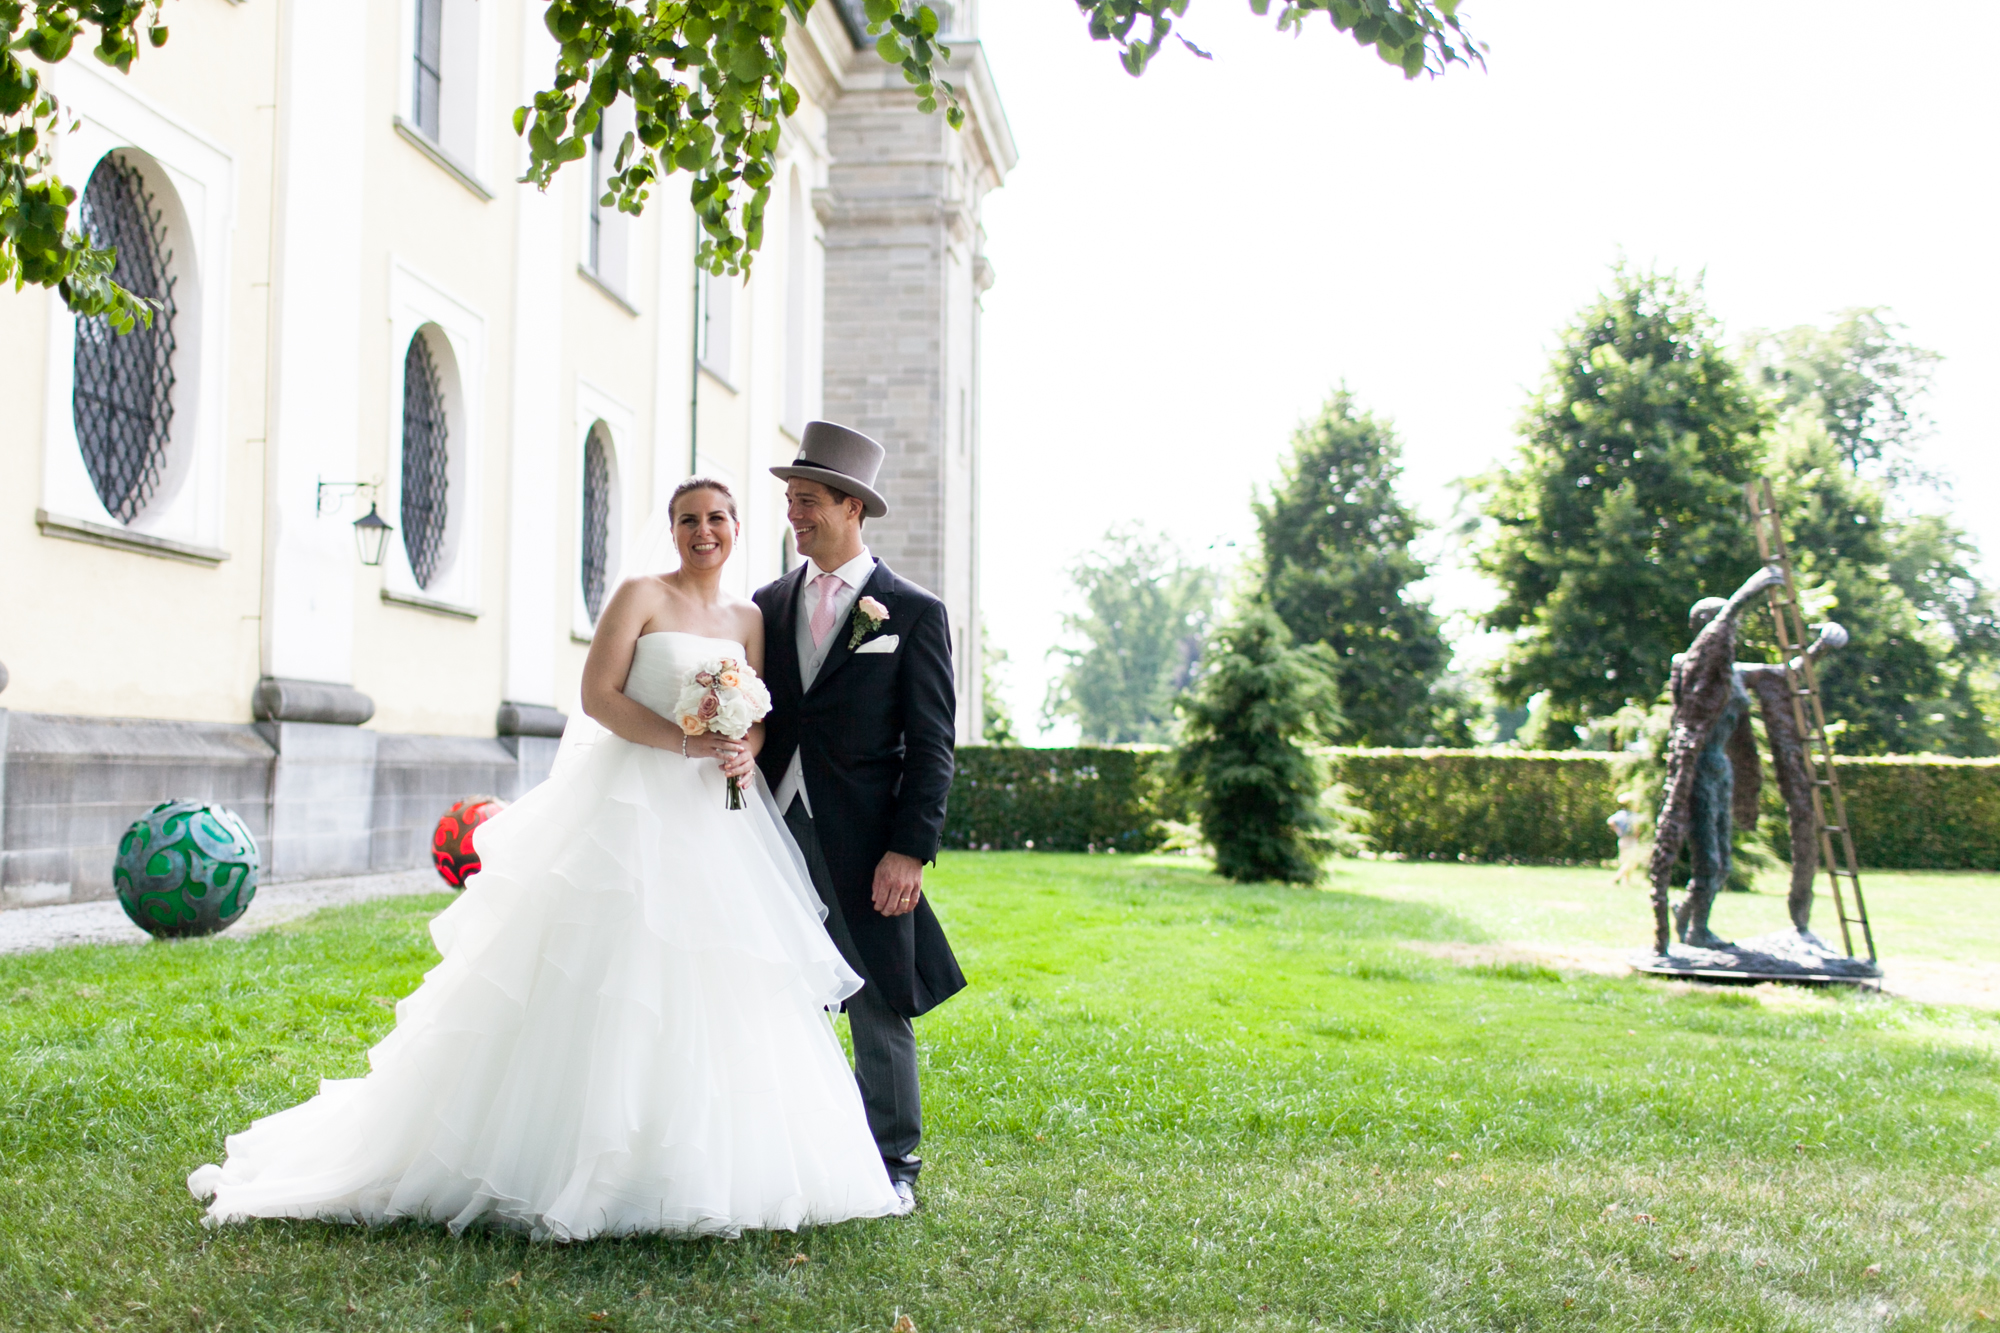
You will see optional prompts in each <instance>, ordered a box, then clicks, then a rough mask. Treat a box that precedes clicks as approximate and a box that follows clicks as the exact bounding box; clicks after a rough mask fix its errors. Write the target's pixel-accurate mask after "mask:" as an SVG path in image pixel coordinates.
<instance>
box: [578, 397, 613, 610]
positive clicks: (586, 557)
mask: <svg viewBox="0 0 2000 1333" xmlns="http://www.w3.org/2000/svg"><path fill="white" fill-rule="evenodd" d="M610 547H611V451H610V450H609V449H607V448H606V447H605V443H604V433H603V431H602V430H601V429H598V430H593V431H591V432H590V435H589V437H588V438H586V439H585V440H584V442H583V604H584V607H585V608H586V609H587V610H589V612H590V623H591V624H593V625H595V624H596V623H597V617H598V613H599V612H601V611H603V609H604V577H605V572H606V567H607V565H608V563H609V559H608V557H609V555H610Z"/></svg>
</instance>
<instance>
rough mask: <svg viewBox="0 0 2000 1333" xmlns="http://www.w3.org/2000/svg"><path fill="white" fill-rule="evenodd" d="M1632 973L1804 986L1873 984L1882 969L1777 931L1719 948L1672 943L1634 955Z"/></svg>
mask: <svg viewBox="0 0 2000 1333" xmlns="http://www.w3.org/2000/svg"><path fill="white" fill-rule="evenodd" d="M1632 967H1633V969H1634V970H1635V971H1639V972H1646V973H1650V974H1652V975H1653V976H1659V977H1686V978H1688V979H1690V980H1695V981H1721V982H1737V983H1746V982H1759V981H1792V982H1799V983H1801V984H1804V985H1820V986H1824V985H1842V986H1873V985H1879V984H1880V983H1881V980H1882V969H1881V968H1880V967H1879V966H1878V965H1876V964H1874V963H1871V962H1869V961H1868V960H1867V959H1865V958H1849V957H1848V956H1847V955H1846V954H1843V953H1837V952H1835V951H1834V950H1833V949H1830V948H1828V947H1827V945H1826V943H1825V942H1824V941H1822V940H1821V939H1820V938H1819V937H1818V936H1816V935H1813V934H1810V933H1809V932H1805V931H1797V930H1780V931H1775V932H1773V933H1772V934H1769V935H1760V936H1758V937H1757V938H1756V939H1754V940H1744V941H1742V942H1741V943H1737V944H1731V945H1729V946H1728V947H1727V948H1723V949H1697V948H1695V947H1693V946H1691V945H1686V944H1676V945H1674V946H1673V948H1672V949H1670V950H1669V951H1668V952H1667V953H1665V954H1656V953H1652V952H1647V953H1642V954H1635V955H1634V956H1633V958H1632Z"/></svg>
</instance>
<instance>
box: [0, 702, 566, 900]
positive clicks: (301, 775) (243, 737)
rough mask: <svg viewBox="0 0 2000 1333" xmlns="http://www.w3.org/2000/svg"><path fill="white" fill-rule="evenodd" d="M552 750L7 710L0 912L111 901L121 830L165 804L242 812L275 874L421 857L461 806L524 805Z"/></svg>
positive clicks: (0, 796) (413, 863) (545, 742)
mask: <svg viewBox="0 0 2000 1333" xmlns="http://www.w3.org/2000/svg"><path fill="white" fill-rule="evenodd" d="M557 744H558V742H557V741H555V740H553V739H550V738H547V737H537V736H504V737H496V738H492V739H476V738H468V737H461V736H410V735H397V734H394V733H384V732H375V731H366V730H363V729H361V728H359V727H348V726H336V725H330V724H323V723H312V722H269V723H256V724H248V723H244V724H233V723H220V722H164V721H151V720H139V719H126V718H92V717H66V716H59V715H55V714H45V713H20V712H15V713H9V712H8V711H6V710H4V709H0V755H4V762H0V907H29V906H37V905H40V904H45V903H63V902H83V901H87V900H90V899H98V898H108V897H110V896H111V894H112V887H111V863H112V859H113V857H114V856H115V855H116V854H117V850H118V840H119V838H120V837H121V836H122V835H123V833H124V832H125V829H126V827H127V826H128V825H129V824H130V823H131V822H132V821H133V820H134V819H136V818H138V817H139V816H140V815H142V814H144V813H145V812H146V811H147V810H149V809H151V808H152V807H153V806H155V805H157V804H159V803H160V802H161V801H166V800H182V799H186V800H204V801H215V802H217V803H219V804H222V805H225V806H228V807H229V808H230V809H231V810H234V811H235V812H236V813H237V814H238V815H240V816H241V817H242V819H243V822H244V823H245V824H247V825H248V826H249V828H250V831H251V833H252V834H254V835H255V836H256V838H257V844H258V848H259V850H260V851H261V852H262V854H263V865H264V874H265V876H266V878H267V879H269V880H273V881H278V880H287V879H307V878H316V877H319V876H324V875H340V874H356V873H361V872H366V871H376V870H401V869H408V868H413V867H418V866H422V865H424V864H426V863H427V861H428V859H429V855H430V833H431V828H432V827H433V826H434V825H435V823H436V822H437V819H438V816H440V815H442V814H443V813H444V812H445V810H446V809H448V808H449V807H450V806H451V805H452V803H453V802H455V801H458V800H462V799H463V798H465V797H467V796H475V795H493V796H498V797H500V798H501V799H502V800H508V801H511V800H514V799H516V798H517V797H519V796H520V795H521V794H522V793H523V792H525V791H527V790H528V789H529V788H531V787H533V786H534V785H535V784H536V783H538V782H540V781H541V780H542V779H543V778H544V777H546V776H548V772H549V768H550V765H551V764H553V762H554V760H555V752H556V747H557Z"/></svg>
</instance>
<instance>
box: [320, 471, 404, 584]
mask: <svg viewBox="0 0 2000 1333" xmlns="http://www.w3.org/2000/svg"><path fill="white" fill-rule="evenodd" d="M381 490H382V483H381V482H379V481H322V482H319V483H318V484H317V486H316V487H315V489H314V491H313V515H314V517H322V516H324V515H325V514H326V512H327V510H328V509H329V508H331V509H332V510H333V511H334V512H335V513H338V512H339V511H340V507H341V506H342V505H343V504H345V503H346V501H347V497H348V496H350V495H359V494H361V492H363V491H367V492H368V512H367V513H365V514H363V515H362V516H361V517H360V518H357V519H355V520H354V549H355V550H356V552H357V553H359V554H360V556H361V563H362V564H364V565H367V566H368V567H369V568H371V569H372V568H374V567H375V566H376V565H379V564H381V563H382V551H383V549H384V548H385V547H387V546H388V544H389V534H390V533H392V532H394V531H395V529H394V528H392V527H390V526H389V521H388V520H387V519H385V518H383V517H382V515H381V514H380V513H378V512H376V505H375V497H376V495H378V494H380V493H381ZM328 492H331V493H332V494H331V495H329V494H328Z"/></svg>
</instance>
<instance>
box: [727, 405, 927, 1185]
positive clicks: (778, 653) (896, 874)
mask: <svg viewBox="0 0 2000 1333" xmlns="http://www.w3.org/2000/svg"><path fill="white" fill-rule="evenodd" d="M882 455H883V450H882V446H881V445H879V444H877V443H876V442H875V441H873V440H871V439H869V438H868V437H867V436H866V435H862V434H860V433H859V432H857V431H851V430H848V429H847V428H846V427H844V426H836V425H833V424H832V423H831V422H826V421H814V422H811V423H809V424H808V425H807V426H806V429H805V437H804V439H803V440H801V442H800V444H799V456H798V458H797V460H796V461H795V462H793V463H792V465H791V466H789V467H774V468H772V469H771V472H772V475H774V476H777V477H780V478H782V479H783V480H784V482H785V498H786V511H787V517H788V519H789V520H790V522H791V525H792V532H793V534H794V536H795V537H796V539H797V543H798V550H799V554H800V555H803V556H804V557H806V562H805V563H804V564H803V565H801V566H799V568H797V569H794V570H793V571H792V572H791V573H789V574H787V575H785V576H784V577H783V578H781V579H779V580H777V581H776V582H774V583H767V584H765V585H764V586H763V587H762V588H759V589H758V590H757V592H756V596H755V598H754V600H755V601H756V603H757V606H758V607H759V609H761V610H762V611H763V613H764V676H765V680H766V683H767V684H768V685H769V686H770V689H771V705H772V706H771V715H770V716H769V717H768V718H767V719H765V722H764V728H765V730H764V749H763V752H762V753H761V754H760V755H758V757H757V762H758V764H759V765H760V766H761V767H762V768H763V770H764V777H765V780H766V781H767V782H769V783H770V784H771V788H772V790H773V791H774V792H775V793H776V794H777V800H778V808H779V809H780V810H782V811H784V813H785V824H786V826H787V827H789V828H790V829H791V831H792V837H793V838H794V839H796V840H797V842H798V844H799V850H800V851H801V852H803V853H804V854H805V858H806V866H807V868H808V869H809V870H810V871H811V873H812V880H813V887H814V888H815V889H817V890H818V891H819V896H820V899H821V900H822V901H823V902H825V904H826V908H827V918H826V928H827V931H828V933H829V934H831V935H832V936H833V941H834V944H835V945H836V946H838V947H839V949H840V953H841V956H842V957H843V958H845V959H846V960H847V963H848V965H849V966H850V967H852V968H853V969H854V970H855V971H856V972H858V973H860V974H861V978H862V980H863V982H864V983H865V984H864V985H863V986H862V988H861V990H860V991H858V992H857V993H856V994H854V995H852V996H850V997H849V998H848V1001H847V1016H848V1024H849V1029H850V1031H851V1034H852V1036H853V1038H854V1077H855V1081H856V1082H857V1083H859V1084H860V1087H861V1101H862V1104H863V1105H864V1106H865V1107H866V1108H867V1112H868V1128H869V1130H870V1131H871V1132H872V1133H873V1134H874V1136H875V1143H876V1145H877V1146H878V1147H879V1148H880V1149H881V1151H882V1161H883V1164H884V1165H885V1166H886V1167H887V1168H888V1172H889V1178H890V1180H891V1181H893V1182H894V1183H895V1186H896V1195H897V1197H898V1199H900V1200H901V1203H902V1208H901V1211H902V1212H904V1213H907V1212H909V1211H910V1210H911V1209H912V1208H914V1207H916V1188H915V1187H916V1180H917V1172H918V1170H919V1169H920V1168H921V1167H922V1166H923V1162H922V1160H921V1159H920V1158H918V1156H917V1143H918V1141H919V1140H920V1139H921V1138H922V1137H923V1117H922V1112H921V1109H920V1106H919V1099H918V1093H917V1039H916V1033H915V1032H914V1031H913V1030H912V1028H911V1026H910V1020H911V1019H913V1018H915V1017H916V1016H917V1015H919V1014H922V1013H924V1012H926V1011H928V1010H930V1009H933V1008H935V1007H936V1006H937V1005H939V1004H942V1003H943V1002H944V1001H946V1000H948V999H950V998H951V997H952V996H953V995H955V994H957V993H958V991H960V990H961V989H963V988H964V986H965V977H964V975H963V974H962V973H960V972H959V970H958V960H957V959H956V958H954V957H952V952H951V945H950V944H948V943H947V942H946V941H945V937H944V931H943V929H942V928H941V927H940V926H939V925H938V920H937V917H936V915H935V914H933V913H932V911H931V907H930V904H929V903H927V902H925V901H924V897H923V888H924V866H925V865H926V864H928V863H930V862H932V861H935V860H936V859H937V851H938V841H939V839H940V837H941V836H942V835H943V832H944V810H945V798H946V797H947V796H949V795H950V793H951V775H952V737H953V718H954V716H955V714H956V708H957V706H956V702H955V698H954V691H953V687H952V666H951V632H950V630H949V628H948V627H947V626H946V624H945V611H944V603H943V602H940V601H939V600H938V599H937V598H936V597H934V596H932V595H931V594H930V593H928V592H926V591H925V590H924V589H922V588H919V587H918V586H917V585H916V584H914V583H911V582H909V581H907V580H905V579H901V578H898V577H897V576H896V575H895V574H894V573H893V572H891V571H890V569H889V567H888V566H887V565H885V564H883V563H882V562H881V561H879V560H877V559H875V557H874V556H872V555H870V554H869V553H868V547H867V545H866V543H865V542H864V541H863V540H862V537H863V534H862V525H863V523H864V522H865V521H866V520H868V519H870V518H881V517H883V516H884V515H886V514H887V513H888V512H889V506H888V504H887V503H886V502H885V501H884V500H883V499H882V497H881V495H880V494H879V493H877V491H876V490H875V478H876V475H877V473H879V472H880V471H881V467H882Z"/></svg>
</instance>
